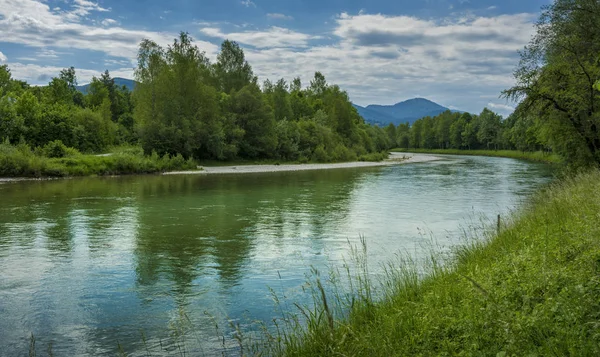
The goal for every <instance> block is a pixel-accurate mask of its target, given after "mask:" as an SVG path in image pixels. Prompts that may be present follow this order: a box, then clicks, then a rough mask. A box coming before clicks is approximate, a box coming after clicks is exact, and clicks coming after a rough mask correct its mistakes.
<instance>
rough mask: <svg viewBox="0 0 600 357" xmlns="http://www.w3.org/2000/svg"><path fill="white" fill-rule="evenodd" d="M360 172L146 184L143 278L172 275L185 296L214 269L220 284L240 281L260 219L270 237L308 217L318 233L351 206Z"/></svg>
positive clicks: (140, 258)
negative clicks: (298, 215)
mask: <svg viewBox="0 0 600 357" xmlns="http://www.w3.org/2000/svg"><path fill="white" fill-rule="evenodd" d="M358 174H359V173H358V172H354V171H344V172H334V171H321V172H295V173H279V174H268V175H243V176H208V177H200V176H179V177H168V178H167V177H164V178H161V179H160V180H155V181H154V182H151V183H150V182H146V183H145V184H144V186H143V188H142V190H141V192H142V197H141V203H140V211H139V213H140V214H139V225H140V229H139V234H138V238H137V240H136V248H135V252H134V254H135V257H136V263H137V267H136V274H137V276H138V283H140V284H142V285H148V284H154V283H156V282H157V281H158V280H159V279H160V275H161V274H166V276H168V279H169V280H172V281H173V282H175V284H176V289H177V290H178V293H179V292H181V293H184V294H185V293H189V292H190V287H191V286H192V283H193V281H194V280H195V279H196V278H198V277H199V276H201V275H202V274H203V273H202V272H203V270H204V269H206V268H208V267H211V268H212V267H214V268H215V269H217V273H218V275H219V278H220V280H221V282H222V283H223V284H225V286H233V285H235V284H236V283H238V282H239V279H241V278H242V276H243V271H242V269H243V267H244V264H246V263H247V262H248V259H249V257H250V255H251V251H252V249H253V246H254V245H255V243H256V242H254V239H256V233H257V232H256V227H257V226H258V225H260V226H263V227H268V228H269V229H270V231H269V232H263V233H266V234H268V235H269V236H277V235H280V236H281V235H283V234H289V233H292V234H293V233H294V232H293V231H292V232H290V231H289V230H288V228H290V227H294V226H295V227H296V229H297V230H299V229H300V228H299V227H300V225H302V224H306V223H307V222H305V221H306V220H308V221H309V225H311V226H313V227H314V228H313V231H314V233H316V235H318V232H319V230H320V229H322V228H320V227H323V226H324V225H326V224H327V222H328V218H327V217H328V216H330V215H332V214H336V215H339V214H343V212H346V211H347V204H346V202H347V200H348V199H349V193H350V192H351V190H352V189H353V187H354V186H353V184H352V183H353V182H354V181H355V180H354V178H355V177H356V176H357V175H358ZM299 205H300V206H301V208H300V209H299V208H298V206H299ZM299 210H300V211H301V212H299ZM297 213H301V214H302V219H301V220H298V219H296V217H295V214H297ZM284 226H285V227H286V229H285V230H284V229H283V227H284ZM259 233H260V232H259ZM261 239H262V237H261ZM277 241H278V240H275V241H273V243H274V244H277ZM256 254H258V255H260V252H256Z"/></svg>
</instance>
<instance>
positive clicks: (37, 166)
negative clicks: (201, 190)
mask: <svg viewBox="0 0 600 357" xmlns="http://www.w3.org/2000/svg"><path fill="white" fill-rule="evenodd" d="M38 151H39V152H38ZM196 168H197V164H196V162H195V161H194V160H192V159H188V160H186V159H184V158H183V157H182V156H181V155H176V156H169V155H164V156H162V157H160V156H158V155H157V154H156V153H154V154H153V155H150V156H144V155H143V151H142V150H141V149H139V148H138V149H135V148H128V149H122V148H117V149H115V151H114V152H112V153H110V154H106V155H101V156H97V155H82V154H80V153H79V152H77V151H76V150H74V149H72V148H67V147H66V146H64V144H62V143H61V142H60V141H59V140H57V141H54V142H51V143H49V144H47V145H46V146H45V147H44V148H42V149H41V150H35V151H33V150H31V148H30V147H29V146H28V145H27V144H25V143H22V144H19V145H16V146H13V145H10V144H9V143H8V142H4V143H3V144H0V176H4V177H64V176H88V175H124V174H140V173H156V172H164V171H173V170H193V169H196Z"/></svg>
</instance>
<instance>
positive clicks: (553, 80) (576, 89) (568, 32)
mask: <svg viewBox="0 0 600 357" xmlns="http://www.w3.org/2000/svg"><path fill="white" fill-rule="evenodd" d="M599 53H600V2H598V1H594V0H556V1H554V2H553V3H552V4H551V5H547V6H545V7H544V8H543V11H542V14H541V16H540V19H539V20H538V23H537V32H536V34H535V36H534V37H533V39H532V40H531V42H530V43H529V45H528V46H527V47H526V48H525V50H524V51H523V52H522V53H521V61H520V63H519V67H518V68H517V70H516V71H515V77H516V81H517V84H516V85H515V86H514V87H512V88H511V89H509V90H507V91H505V92H504V95H505V96H506V97H508V98H511V99H514V100H517V101H520V100H522V101H523V102H522V108H521V110H522V111H523V113H524V114H526V115H532V116H534V117H537V118H540V119H541V120H543V126H544V130H545V132H546V133H547V137H546V139H547V140H548V141H547V142H548V143H552V145H553V149H554V150H555V151H557V152H558V153H559V154H561V155H563V156H564V157H565V158H567V162H569V163H571V164H575V165H590V164H592V165H598V164H599V163H600V135H599V134H600V133H599V128H600V127H599V125H600V123H599V120H600V118H599V108H600V103H599V95H598V94H599V93H598V92H597V91H596V90H595V88H594V85H595V82H596V81H597V80H598V78H599V77H600V62H599V61H598V60H599Z"/></svg>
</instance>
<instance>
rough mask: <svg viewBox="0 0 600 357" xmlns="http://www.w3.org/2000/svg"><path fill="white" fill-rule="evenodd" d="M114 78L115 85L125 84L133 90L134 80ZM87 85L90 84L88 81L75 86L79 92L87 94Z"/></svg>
mask: <svg viewBox="0 0 600 357" xmlns="http://www.w3.org/2000/svg"><path fill="white" fill-rule="evenodd" d="M114 80H115V85H116V86H117V87H121V86H125V87H127V89H129V90H130V91H133V88H134V87H135V81H134V80H132V79H127V78H120V77H115V78H114ZM89 87H90V84H89V83H88V84H84V85H81V86H77V87H75V88H77V90H78V91H80V92H81V93H83V94H87V92H88V89H89Z"/></svg>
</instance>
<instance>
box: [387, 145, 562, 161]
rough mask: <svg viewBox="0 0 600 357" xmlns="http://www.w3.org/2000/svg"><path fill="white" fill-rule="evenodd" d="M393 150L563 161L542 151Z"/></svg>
mask: <svg viewBox="0 0 600 357" xmlns="http://www.w3.org/2000/svg"><path fill="white" fill-rule="evenodd" d="M391 151H393V152H410V153H419V154H446V155H470V156H493V157H508V158H511V159H522V160H529V161H539V162H546V163H551V164H558V163H560V162H562V159H561V158H560V156H558V155H556V154H548V153H545V152H542V151H535V152H531V151H518V150H457V149H393V150H391Z"/></svg>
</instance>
